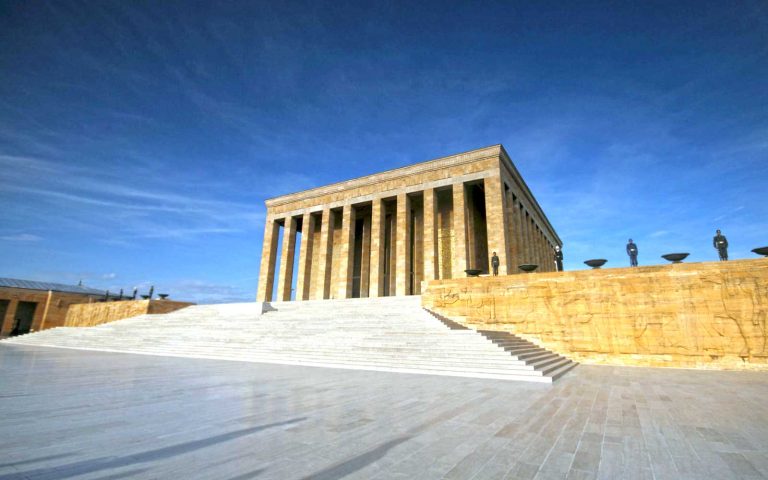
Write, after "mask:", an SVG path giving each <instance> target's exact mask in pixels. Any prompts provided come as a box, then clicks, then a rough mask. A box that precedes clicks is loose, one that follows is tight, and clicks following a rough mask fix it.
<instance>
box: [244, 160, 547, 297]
mask: <svg viewBox="0 0 768 480" xmlns="http://www.w3.org/2000/svg"><path fill="white" fill-rule="evenodd" d="M266 206H267V214H266V226H265V229H264V244H263V250H262V256H261V270H260V274H259V287H258V300H260V301H271V300H273V299H274V300H278V301H280V300H291V299H293V298H295V299H296V300H312V299H329V298H356V297H379V296H392V295H415V294H419V293H421V282H422V281H424V280H436V279H451V278H459V277H465V276H466V273H465V270H468V269H476V270H480V271H481V272H484V273H488V272H489V271H490V270H491V269H490V265H491V261H490V258H491V255H492V254H493V252H496V254H497V255H498V257H499V260H500V265H499V275H508V274H516V273H519V270H518V265H520V264H526V263H529V264H530V263H533V264H537V265H539V271H545V272H548V271H554V270H555V264H554V260H553V250H554V247H555V246H556V245H559V246H562V242H561V240H560V238H559V237H558V235H557V233H556V232H555V229H554V228H553V227H552V225H551V224H550V222H549V220H548V219H547V217H546V215H545V214H544V212H543V211H542V209H541V207H540V206H539V204H538V202H537V201H536V199H535V198H534V196H533V194H532V193H531V191H530V189H529V188H528V186H527V185H526V183H525V181H524V180H523V178H522V177H521V176H520V173H519V172H518V171H517V168H515V165H514V164H513V163H512V160H511V159H510V157H509V155H508V154H507V152H506V151H505V150H504V147H503V146H501V145H495V146H491V147H487V148H482V149H479V150H473V151H470V152H465V153H459V154H456V155H451V156H448V157H443V158H438V159H435V160H430V161H426V162H422V163H417V164H415V165H410V166H406V167H402V168H397V169H394V170H388V171H385V172H382V173H377V174H374V175H367V176H364V177H360V178H356V179H353V180H347V181H344V182H340V183H335V184H332V185H328V186H324V187H318V188H313V189H310V190H305V191H302V192H297V193H292V194H289V195H283V196H280V197H276V198H271V199H269V200H267V201H266ZM280 239H282V240H280ZM280 243H281V244H280ZM297 256H298V268H297V271H294V263H296V257H297ZM278 257H279V260H278ZM294 276H296V281H295V289H296V292H295V294H294V295H291V290H292V286H293V285H294ZM275 284H276V285H277V288H276V296H275V295H273V292H274V291H275ZM273 296H275V298H273Z"/></svg>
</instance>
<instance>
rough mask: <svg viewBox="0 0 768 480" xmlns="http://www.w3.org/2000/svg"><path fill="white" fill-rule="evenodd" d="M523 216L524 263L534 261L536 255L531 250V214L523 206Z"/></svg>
mask: <svg viewBox="0 0 768 480" xmlns="http://www.w3.org/2000/svg"><path fill="white" fill-rule="evenodd" d="M523 216H524V218H525V222H524V223H525V228H524V230H523V231H524V241H525V263H536V257H535V256H534V250H533V235H532V234H531V216H530V215H529V214H528V211H527V210H526V209H525V208H523Z"/></svg>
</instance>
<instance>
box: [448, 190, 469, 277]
mask: <svg viewBox="0 0 768 480" xmlns="http://www.w3.org/2000/svg"><path fill="white" fill-rule="evenodd" d="M452 250H453V266H452V268H451V270H452V273H453V278H462V277H465V276H466V274H465V273H464V270H466V269H467V268H468V267H467V215H466V211H465V201H464V184H463V183H454V184H453V248H452Z"/></svg>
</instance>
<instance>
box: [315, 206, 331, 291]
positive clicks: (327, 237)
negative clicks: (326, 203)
mask: <svg viewBox="0 0 768 480" xmlns="http://www.w3.org/2000/svg"><path fill="white" fill-rule="evenodd" d="M332 252H333V223H331V210H330V209H329V208H325V209H323V216H322V218H321V220H320V251H319V252H318V262H317V267H318V268H317V293H316V294H315V298H317V299H318V300H322V299H325V298H329V296H330V292H331V290H330V287H331V260H332V259H333V255H332Z"/></svg>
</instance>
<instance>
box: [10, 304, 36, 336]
mask: <svg viewBox="0 0 768 480" xmlns="http://www.w3.org/2000/svg"><path fill="white" fill-rule="evenodd" d="M36 307H37V303H35V302H19V305H18V306H17V307H16V314H15V315H14V316H13V318H14V323H13V330H12V331H11V336H14V335H24V334H25V333H29V331H30V330H31V329H32V320H33V319H34V318H35V308H36Z"/></svg>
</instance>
